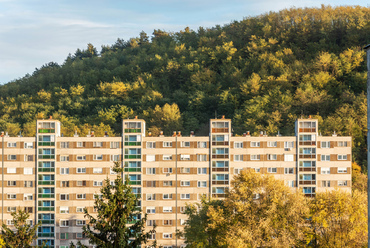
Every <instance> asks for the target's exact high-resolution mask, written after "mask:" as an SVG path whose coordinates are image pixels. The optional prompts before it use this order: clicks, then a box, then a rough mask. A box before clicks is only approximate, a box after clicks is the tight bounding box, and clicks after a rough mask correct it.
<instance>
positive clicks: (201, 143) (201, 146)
mask: <svg viewBox="0 0 370 248" xmlns="http://www.w3.org/2000/svg"><path fill="white" fill-rule="evenodd" d="M198 148H207V142H203V141H198Z"/></svg>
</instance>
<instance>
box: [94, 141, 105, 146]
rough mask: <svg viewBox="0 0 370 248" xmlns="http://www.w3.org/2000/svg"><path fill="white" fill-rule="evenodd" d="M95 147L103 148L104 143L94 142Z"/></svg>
mask: <svg viewBox="0 0 370 248" xmlns="http://www.w3.org/2000/svg"><path fill="white" fill-rule="evenodd" d="M93 147H103V142H94V143H93Z"/></svg>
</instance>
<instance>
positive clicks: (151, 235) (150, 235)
mask: <svg viewBox="0 0 370 248" xmlns="http://www.w3.org/2000/svg"><path fill="white" fill-rule="evenodd" d="M148 221H152V222H151V224H152V225H154V224H155V221H154V220H148ZM154 239H155V233H151V234H149V237H148V240H154Z"/></svg>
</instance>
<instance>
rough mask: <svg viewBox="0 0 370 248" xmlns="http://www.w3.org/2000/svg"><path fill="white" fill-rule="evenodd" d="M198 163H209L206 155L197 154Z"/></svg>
mask: <svg viewBox="0 0 370 248" xmlns="http://www.w3.org/2000/svg"><path fill="white" fill-rule="evenodd" d="M197 161H207V155H206V154H197Z"/></svg>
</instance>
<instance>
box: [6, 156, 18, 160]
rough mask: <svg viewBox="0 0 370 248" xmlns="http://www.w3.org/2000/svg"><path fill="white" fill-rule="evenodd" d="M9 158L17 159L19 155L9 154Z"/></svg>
mask: <svg viewBox="0 0 370 248" xmlns="http://www.w3.org/2000/svg"><path fill="white" fill-rule="evenodd" d="M8 160H17V155H8Z"/></svg>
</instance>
